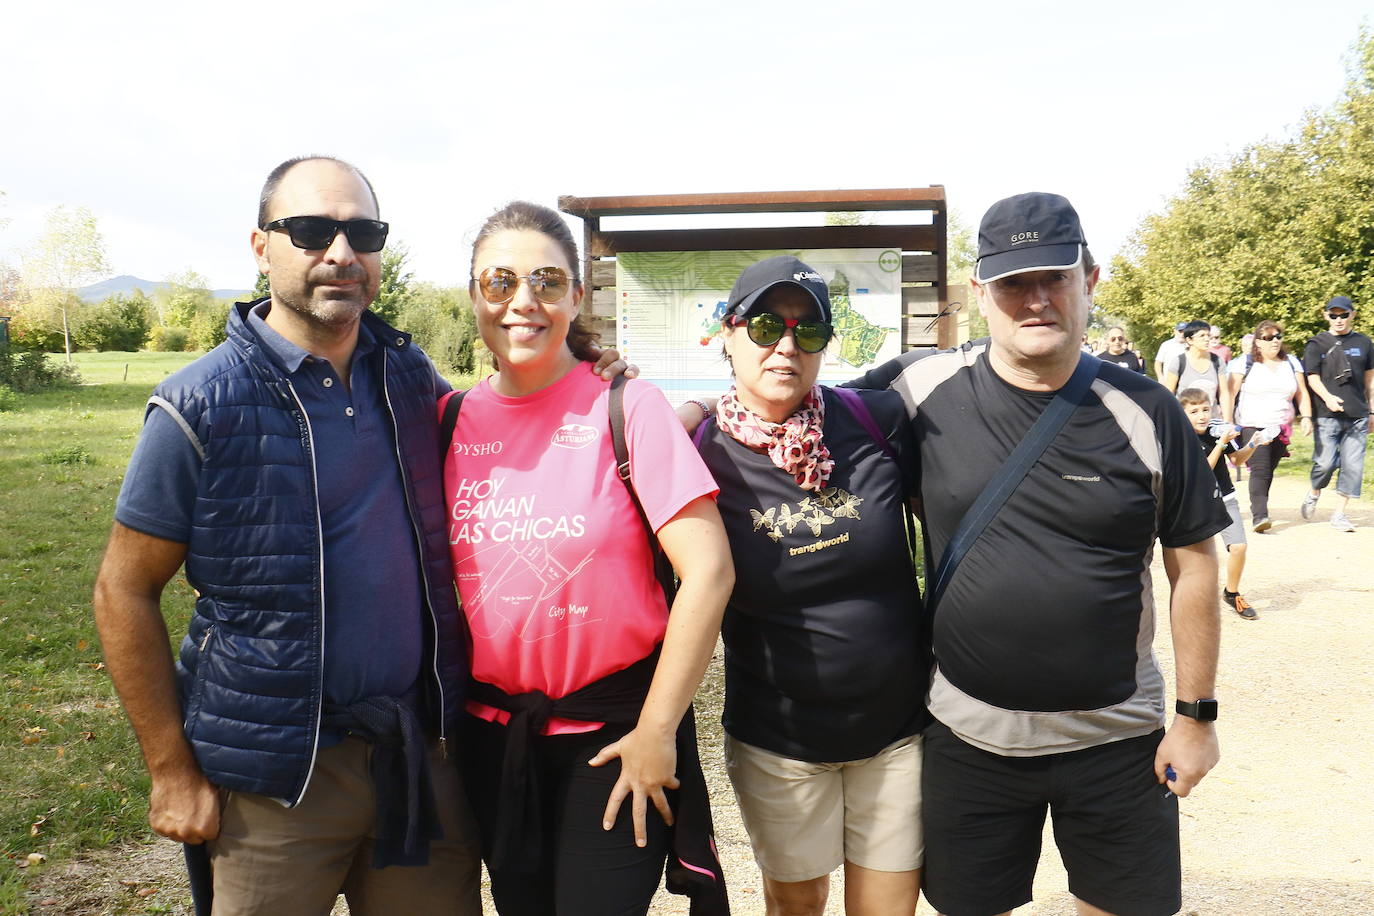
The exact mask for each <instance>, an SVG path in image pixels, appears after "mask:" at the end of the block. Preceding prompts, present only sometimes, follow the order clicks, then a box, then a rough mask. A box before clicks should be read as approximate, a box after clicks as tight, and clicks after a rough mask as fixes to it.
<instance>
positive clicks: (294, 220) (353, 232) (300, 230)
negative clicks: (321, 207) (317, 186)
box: [262, 216, 391, 254]
mask: <svg viewBox="0 0 1374 916" xmlns="http://www.w3.org/2000/svg"><path fill="white" fill-rule="evenodd" d="M390 228H391V227H390V226H388V225H387V224H386V223H384V222H382V221H381V220H379V219H330V218H329V217H327V216H287V217H284V218H283V219H275V220H273V221H272V222H270V223H268V224H267V225H266V226H263V227H262V231H263V232H272V231H273V230H276V229H282V230H285V231H286V233H287V235H289V236H291V244H292V245H295V246H296V247H297V248H304V249H305V250H306V251H321V250H323V249H325V248H328V247H329V246H330V245H332V244H334V237H335V236H337V235H338V234H339V230H340V229H342V230H343V234H344V235H345V236H347V237H348V244H349V245H350V246H351V247H352V248H353V250H354V251H356V252H359V253H360V254H370V253H371V252H374V251H381V250H382V246H383V245H385V244H386V234H387V231H388V230H389V229H390Z"/></svg>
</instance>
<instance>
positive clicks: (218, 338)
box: [189, 300, 229, 350]
mask: <svg viewBox="0 0 1374 916" xmlns="http://www.w3.org/2000/svg"><path fill="white" fill-rule="evenodd" d="M228 317H229V309H228V306H227V304H226V303H225V302H224V300H220V301H217V302H215V304H214V305H211V306H207V307H205V308H202V309H201V310H200V311H198V312H196V314H195V317H194V318H192V319H191V325H190V341H191V346H190V348H189V349H192V350H213V349H214V348H215V347H217V346H219V345H220V344H222V343H224V340H225V338H226V337H228V336H229V335H228V331H227V330H226V329H225V321H226V320H228Z"/></svg>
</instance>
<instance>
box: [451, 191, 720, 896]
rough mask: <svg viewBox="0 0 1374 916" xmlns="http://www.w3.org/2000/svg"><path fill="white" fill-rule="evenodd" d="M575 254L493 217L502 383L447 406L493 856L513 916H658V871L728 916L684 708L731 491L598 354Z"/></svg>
mask: <svg viewBox="0 0 1374 916" xmlns="http://www.w3.org/2000/svg"><path fill="white" fill-rule="evenodd" d="M579 263H580V261H579V259H578V255H577V246H576V244H575V243H574V242H573V239H572V235H571V234H570V232H569V231H568V228H567V224H566V223H564V222H563V220H562V218H561V217H560V216H559V215H558V213H556V212H555V211H553V210H551V209H549V208H547V207H542V206H537V205H535V204H530V203H526V202H523V201H517V202H514V203H511V204H509V205H507V206H506V207H504V208H503V209H501V210H499V211H497V212H496V213H495V214H493V215H492V216H491V217H490V218H488V219H487V221H486V222H485V223H484V224H483V226H482V228H481V230H480V231H479V233H478V235H477V239H476V241H475V243H474V246H473V258H472V271H471V277H472V280H471V294H472V302H473V312H474V314H475V317H476V323H477V330H478V331H479V333H480V334H481V335H482V340H483V342H484V343H485V344H486V346H487V348H488V350H490V352H491V354H492V356H493V358H494V361H495V364H496V372H495V374H493V375H491V376H489V377H488V378H487V379H485V380H483V381H482V382H481V383H480V384H478V385H477V386H475V387H474V388H473V389H471V390H470V391H468V392H466V393H463V394H462V395H461V397H462V400H461V401H457V402H456V404H455V399H456V398H458V397H460V395H459V394H457V393H455V394H453V395H451V396H449V397H448V398H447V399H446V400H444V401H441V403H440V410H441V424H442V426H443V427H444V428H451V430H452V432H451V434H450V435H451V438H449V439H447V440H445V439H444V437H443V434H442V433H441V437H440V438H441V442H445V449H444V451H445V461H444V469H443V475H444V484H445V493H446V497H447V511H448V528H449V532H448V533H449V543H450V544H451V546H452V554H453V565H454V570H455V574H456V577H457V583H458V591H459V593H460V595H461V597H462V601H463V613H464V616H465V618H466V621H467V625H468V631H469V647H470V655H471V661H472V666H471V668H472V682H471V684H470V685H468V686H469V690H468V698H469V699H468V703H467V706H466V711H467V713H468V715H467V716H466V720H465V725H466V729H465V738H466V743H465V747H464V751H465V754H466V759H465V761H464V763H465V767H466V773H467V777H468V780H469V782H468V783H467V785H468V786H469V787H470V792H471V800H472V806H473V809H474V812H475V814H476V816H477V821H478V824H479V826H480V827H481V832H482V842H483V858H484V859H485V861H486V863H487V870H488V872H489V874H490V875H491V890H492V897H493V898H494V900H495V902H496V908H497V911H498V912H499V913H501V914H502V916H512V914H514V916H544V914H548V913H554V912H559V913H624V914H634V913H639V914H643V913H646V912H647V911H648V908H649V905H650V903H651V901H652V898H653V896H654V893H655V891H656V890H657V888H658V885H659V881H660V877H661V876H662V875H663V874H664V866H665V861H666V862H667V863H668V870H667V871H668V883H669V888H670V889H675V890H680V891H681V892H683V893H688V894H690V895H692V897H693V910H692V911H693V912H694V913H698V914H707V913H710V914H724V913H728V911H729V910H728V902H727V900H726V896H725V889H724V878H723V875H722V874H721V871H720V864H719V861H718V859H717V858H716V855H715V846H714V841H713V838H712V837H711V835H710V807H709V799H708V798H707V797H706V786H705V780H704V778H703V777H702V774H701V768H700V762H699V760H698V758H697V754H696V737H695V729H694V727H693V723H692V715H691V711H690V704H691V700H692V695H693V694H694V693H695V692H696V689H697V686H698V685H699V684H700V682H701V679H702V675H703V674H704V672H705V670H706V665H707V663H708V662H709V661H710V658H711V653H712V651H713V650H714V648H715V644H716V636H717V634H718V632H719V630H720V621H721V615H722V612H723V611H724V608H725V601H726V598H727V597H728V596H729V594H730V590H731V587H732V584H733V582H734V572H733V568H732V565H731V560H730V549H729V543H728V541H727V540H726V536H725V529H724V527H723V525H722V524H721V520H720V514H719V513H718V512H717V510H716V504H715V494H716V491H717V487H716V483H715V481H714V480H713V479H712V477H711V474H710V472H709V471H707V469H706V467H705V465H704V464H703V463H702V460H701V457H700V456H699V455H698V454H697V452H696V450H695V449H694V448H693V447H692V443H691V442H690V441H689V440H688V438H687V437H686V435H685V434H684V433H683V431H682V429H681V427H680V425H679V424H678V421H677V419H676V417H675V416H674V414H673V411H672V409H671V408H670V407H669V406H668V403H667V401H666V400H665V399H664V397H663V394H662V393H661V392H660V391H659V390H658V389H657V388H655V387H654V386H652V385H650V384H648V383H646V382H641V381H630V382H628V383H624V385H623V387H621V386H620V383H618V382H617V383H616V384H615V385H612V384H611V383H608V382H606V381H604V380H603V379H602V378H601V377H599V376H598V375H596V374H595V372H594V371H593V370H592V368H591V365H590V363H589V362H586V360H587V359H588V358H589V357H590V356H591V355H592V353H593V349H592V347H593V342H594V340H595V337H596V335H595V334H594V333H592V332H591V331H590V330H588V329H587V327H586V326H585V325H584V319H582V318H581V307H582V304H583V287H582V283H581V280H580V279H579V277H578V265H579ZM450 404H454V409H452V410H451V409H450V406H449V405H450ZM459 405H460V406H461V410H457V407H458V406H459ZM450 424H451V426H450ZM621 445H623V446H624V447H625V449H626V459H625V460H621V459H620V457H619V456H618V454H617V452H618V446H621ZM658 545H661V547H662V551H663V553H665V554H666V557H667V560H668V561H670V562H671V564H672V567H673V569H675V570H676V571H677V575H678V576H679V577H680V585H679V586H678V587H677V590H676V597H675V598H673V597H671V595H670V594H669V592H670V591H671V590H672V577H671V572H667V574H666V575H665V574H664V573H665V571H664V570H663V569H662V567H659V568H658V569H656V565H657V564H656V548H657V546H658ZM656 573H658V574H656ZM670 610H671V613H670ZM675 790H676V791H675ZM670 849H671V850H672V857H671V859H669V851H670ZM698 904H700V906H698Z"/></svg>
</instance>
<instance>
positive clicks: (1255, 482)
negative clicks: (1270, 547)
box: [1240, 426, 1288, 521]
mask: <svg viewBox="0 0 1374 916" xmlns="http://www.w3.org/2000/svg"><path fill="white" fill-rule="evenodd" d="M1256 431H1257V429H1256V427H1254V426H1247V427H1245V429H1243V430H1242V431H1241V438H1240V441H1241V442H1249V441H1250V438H1251V437H1252V436H1254V434H1255V433H1256ZM1287 457H1288V446H1286V445H1284V444H1283V443H1282V442H1280V441H1279V440H1277V439H1275V440H1274V441H1273V442H1270V443H1269V444H1268V445H1261V446H1260V447H1259V448H1257V449H1255V453H1254V454H1253V455H1251V456H1250V460H1249V461H1248V462H1246V463H1247V465H1248V466H1249V468H1250V517H1251V518H1252V519H1254V520H1256V521H1258V520H1260V519H1262V518H1268V517H1269V487H1270V485H1271V484H1273V482H1274V468H1276V467H1278V465H1279V462H1280V461H1282V460H1283V459H1284V458H1287Z"/></svg>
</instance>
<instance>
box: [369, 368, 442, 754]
mask: <svg viewBox="0 0 1374 916" xmlns="http://www.w3.org/2000/svg"><path fill="white" fill-rule="evenodd" d="M382 400H383V401H385V402H386V412H387V416H389V417H390V418H391V438H392V445H393V447H394V448H395V449H396V466H397V467H398V468H399V469H400V471H401V489H402V490H404V491H405V497H406V515H408V516H409V517H410V529H411V531H412V532H413V533H414V535H415V550H416V559H417V560H419V563H420V586H421V589H422V591H423V592H424V595H423V597H424V602H425V608H426V609H427V610H428V611H429V622H430V626H432V627H433V628H434V654H433V656H432V657H431V659H430V663H431V666H432V671H433V674H434V686H435V689H437V690H438V691H439V709H438V713H439V715H438V719H439V752H440V754H441V756H442V757H443V758H444V759H448V735H447V734H446V733H445V731H444V729H445V727H446V726H445V722H444V710H445V709H446V707H447V704H446V703H445V702H444V679H443V676H442V675H441V674H440V672H439V615H438V614H436V613H435V612H434V604H433V602H432V601H431V599H430V595H431V593H430V587H429V572H428V570H426V568H425V567H426V561H425V557H426V551H425V538H424V533H423V532H422V531H421V530H420V525H419V523H418V521H417V514H416V509H415V504H414V501H413V500H412V498H411V490H410V474H409V473H408V471H407V470H406V462H405V457H404V456H403V455H402V454H401V428H400V424H398V423H397V422H396V408H395V407H393V406H392V405H391V386H390V373H389V372H388V357H387V350H386V348H385V347H383V348H382ZM436 402H437V398H436ZM436 409H437V408H436ZM442 470H443V469H442V468H441V469H440V472H441V478H440V484H439V485H440V486H443V482H442Z"/></svg>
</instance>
